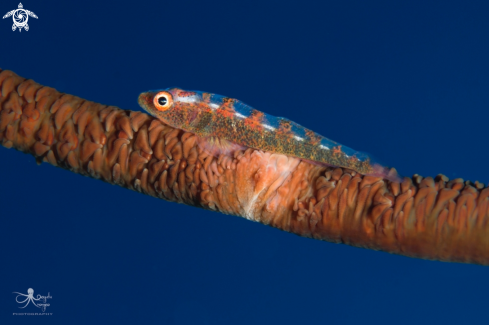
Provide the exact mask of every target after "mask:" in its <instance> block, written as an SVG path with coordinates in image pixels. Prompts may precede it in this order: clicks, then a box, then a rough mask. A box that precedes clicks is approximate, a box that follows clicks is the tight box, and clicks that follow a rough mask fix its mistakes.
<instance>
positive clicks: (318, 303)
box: [0, 0, 489, 325]
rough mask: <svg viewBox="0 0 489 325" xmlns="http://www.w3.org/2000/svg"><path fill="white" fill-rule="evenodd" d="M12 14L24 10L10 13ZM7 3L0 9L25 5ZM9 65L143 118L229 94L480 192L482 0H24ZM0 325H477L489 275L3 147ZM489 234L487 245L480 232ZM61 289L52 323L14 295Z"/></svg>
mask: <svg viewBox="0 0 489 325" xmlns="http://www.w3.org/2000/svg"><path fill="white" fill-rule="evenodd" d="M17 1H18V0H17ZM17 5H18V3H17V2H16V1H10V0H8V1H2V2H1V3H0V14H1V15H2V16H3V14H4V13H6V12H8V11H10V10H12V9H16V8H17ZM23 5H24V8H25V9H28V10H31V11H33V12H34V13H35V14H36V15H37V16H38V17H39V18H38V19H34V18H29V21H28V23H29V26H30V30H29V31H28V32H26V31H25V30H24V31H22V32H20V33H19V32H18V31H16V32H12V30H11V25H12V20H11V18H8V19H4V20H0V67H1V68H3V69H11V70H13V71H15V72H16V73H18V74H19V75H21V76H23V77H27V78H32V79H34V80H35V81H37V82H39V83H41V84H44V85H48V86H52V87H55V88H57V89H58V90H60V91H62V92H67V93H70V94H74V95H77V96H80V97H83V98H86V99H89V100H93V101H96V102H100V103H104V104H111V105H116V106H119V107H121V108H124V109H132V110H138V109H139V107H138V105H137V96H138V94H139V93H140V92H142V91H145V90H148V89H155V88H156V89H157V88H166V87H170V86H178V87H182V88H186V89H198V90H204V91H209V92H214V93H218V94H224V95H227V96H230V97H234V98H237V99H240V100H242V101H244V102H245V103H247V104H249V105H251V106H254V107H256V108H257V109H260V110H262V111H265V112H267V113H269V114H272V115H275V116H284V117H287V118H289V119H290V120H292V121H295V122H297V123H299V124H301V125H303V126H305V127H307V128H309V129H312V130H314V131H316V132H318V133H320V134H323V135H324V136H326V137H328V138H330V139H333V140H335V141H338V142H340V143H342V144H344V145H347V146H349V147H351V148H353V149H355V150H360V151H365V152H368V153H372V154H374V155H375V156H376V157H377V158H378V159H379V160H381V161H383V162H384V163H385V164H388V165H392V166H395V167H396V168H397V169H398V171H399V172H400V174H402V175H408V176H410V175H412V174H414V173H418V174H420V175H423V176H436V175H437V174H439V173H443V174H445V175H447V176H448V177H450V178H457V177H461V178H464V179H469V180H473V181H475V180H479V181H481V182H484V183H486V184H487V183H488V182H489V170H488V160H489V159H488V158H489V152H488V150H487V148H488V144H487V143H488V132H487V123H488V118H489V91H488V90H489V42H488V36H489V20H488V19H487V17H488V14H489V4H488V2H487V1H467V2H464V1H404V2H402V3H401V2H400V1H296V2H291V1H254V2H252V1H246V2H234V1H211V2H207V1H152V0H150V1H134V2H112V1H83V2H81V1H78V2H70V1H42V2H41V1H26V2H23ZM0 158H1V159H0V184H1V186H0V216H1V218H0V222H1V226H0V247H1V249H0V261H1V264H0V265H1V267H0V323H1V324H16V323H27V322H29V323H36V324H37V323H39V324H41V323H46V324H88V323H98V324H102V323H104V324H109V323H110V324H112V323H116V322H117V323H119V324H397V325H401V324H419V323H421V324H427V323H431V324H440V323H444V324H487V321H488V317H489V316H488V314H487V306H488V300H489V298H488V295H487V292H488V289H489V268H488V267H482V266H476V265H463V264H451V263H441V262H431V261H424V260H418V259H411V258H407V257H402V256H395V255H390V254H387V253H383V252H375V251H370V250H364V249H359V248H353V247H349V246H344V245H336V244H330V243H326V242H321V241H316V240H312V239H306V238H301V237H298V236H296V235H293V234H288V233H285V232H282V231H280V230H277V229H273V228H270V227H267V226H263V225H261V224H258V223H253V222H250V221H247V220H244V219H242V218H238V217H232V216H226V215H222V214H218V213H212V212H208V211H204V210H201V209H196V208H192V207H188V206H184V205H179V204H175V203H168V202H165V201H162V200H158V199H155V198H152V197H149V196H145V195H142V194H139V193H136V192H132V191H128V190H126V189H123V188H120V187H118V186H112V185H109V184H106V183H103V182H101V181H97V180H93V179H90V178H86V177H81V176H79V175H76V174H73V173H70V172H68V171H64V170H61V169H59V168H54V167H52V166H50V165H48V164H42V165H41V166H37V165H36V163H35V161H34V158H33V157H32V156H29V155H25V154H23V153H20V152H17V151H15V150H12V149H11V150H7V149H5V148H0ZM488 236H489V234H488ZM28 288H33V289H34V290H35V294H42V295H46V294H47V293H48V292H49V293H50V295H51V296H52V299H50V300H49V301H48V302H49V303H50V304H51V306H50V307H48V310H47V312H52V313H53V315H52V316H13V315H12V314H13V313H15V312H21V311H26V312H39V310H38V309H37V308H35V307H33V306H28V307H27V308H25V309H24V310H22V309H19V308H18V307H19V305H18V304H17V303H16V302H15V300H14V298H15V295H14V294H12V292H13V291H19V292H23V293H26V292H27V289H28Z"/></svg>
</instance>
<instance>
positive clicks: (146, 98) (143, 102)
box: [138, 92, 153, 111]
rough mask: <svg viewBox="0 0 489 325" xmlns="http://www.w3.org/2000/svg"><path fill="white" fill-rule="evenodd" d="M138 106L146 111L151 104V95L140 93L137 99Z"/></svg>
mask: <svg viewBox="0 0 489 325" xmlns="http://www.w3.org/2000/svg"><path fill="white" fill-rule="evenodd" d="M138 104H139V106H141V107H142V108H143V109H144V110H145V111H147V110H148V109H149V107H151V105H152V104H153V94H152V93H149V92H146V93H141V94H140V95H139V97H138Z"/></svg>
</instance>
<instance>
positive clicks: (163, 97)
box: [153, 91, 173, 111]
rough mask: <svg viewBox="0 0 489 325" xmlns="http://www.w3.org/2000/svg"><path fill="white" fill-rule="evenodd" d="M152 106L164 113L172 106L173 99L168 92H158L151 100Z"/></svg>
mask: <svg viewBox="0 0 489 325" xmlns="http://www.w3.org/2000/svg"><path fill="white" fill-rule="evenodd" d="M153 104H154V105H155V107H156V109H157V110H159V111H166V110H167V109H169V108H170V107H171V106H172V105H173V98H172V95H171V94H170V93H169V92H166V91H160V92H159V93H157V94H156V96H155V97H154V99H153Z"/></svg>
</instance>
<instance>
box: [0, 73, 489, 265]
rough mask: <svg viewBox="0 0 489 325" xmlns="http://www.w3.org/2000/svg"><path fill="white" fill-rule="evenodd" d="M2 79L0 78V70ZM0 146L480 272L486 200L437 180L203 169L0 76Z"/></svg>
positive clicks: (246, 161) (171, 147) (276, 223)
mask: <svg viewBox="0 0 489 325" xmlns="http://www.w3.org/2000/svg"><path fill="white" fill-rule="evenodd" d="M0 71H1V70H0ZM0 89H1V96H0V141H1V143H2V145H3V146H4V147H7V148H15V149H17V150H20V151H24V152H27V153H30V154H32V155H34V156H35V157H36V159H37V160H38V162H40V163H41V162H48V163H50V164H52V165H54V166H58V167H61V168H65V169H68V170H71V171H73V172H76V173H79V174H82V175H85V176H89V177H93V178H98V179H101V180H103V181H106V182H109V183H112V184H116V185H120V186H123V187H126V188H129V189H132V190H135V191H139V192H142V193H145V194H148V195H151V196H154V197H158V198H162V199H165V200H168V201H173V202H178V203H184V204H188V205H193V206H197V207H201V208H205V209H210V210H215V211H218V212H222V213H226V214H232V215H237V216H242V217H245V218H247V219H250V220H254V221H258V222H261V223H264V224H267V225H270V226H273V227H276V228H279V229H282V230H285V231H288V232H292V233H295V234H298V235H301V236H305V237H312V238H316V239H321V240H326V241H331V242H336V243H345V244H349V245H354V246H359V247H364V248H371V249H377V250H383V251H387V252H391V253H397V254H403V255H407V256H412V257H419V258H426V259H437V260H443V261H456V262H467V263H478V264H489V236H488V234H489V229H488V223H487V220H488V200H487V198H488V196H489V189H487V188H485V187H484V186H483V185H482V184H480V183H478V182H475V183H470V182H464V181H463V180H461V179H454V180H449V179H448V178H447V177H445V176H443V175H438V176H437V177H435V178H431V177H426V178H423V177H421V176H418V175H414V176H413V177H412V178H411V179H410V178H404V179H403V181H402V182H401V183H396V182H390V181H388V180H384V179H382V178H379V177H372V176H363V175H361V174H358V173H356V172H354V171H351V170H348V169H342V168H325V167H320V166H316V165H313V164H310V163H308V162H305V161H301V160H300V159H297V158H292V157H288V156H285V155H279V154H274V153H270V152H263V151H259V150H253V149H247V150H239V151H236V152H234V153H233V155H232V156H219V157H214V156H212V155H209V154H208V153H206V152H205V151H203V150H202V149H201V148H200V147H199V146H198V143H197V141H196V140H197V139H196V136H195V135H193V134H191V133H188V132H183V131H181V130H178V129H174V128H171V127H169V126H166V125H164V124H162V123H161V122H160V121H158V120H157V119H155V118H153V117H151V116H149V115H147V114H145V113H141V112H134V111H127V110H122V109H120V108H117V107H114V106H107V105H102V104H97V103H93V102H90V101H87V100H84V99H82V98H79V97H76V96H72V95H68V94H63V93H59V92H57V91H56V90H55V89H53V88H49V87H45V86H42V85H39V84H37V83H36V82H34V81H32V80H27V79H24V78H22V77H19V76H17V75H16V74H15V73H13V72H11V71H7V70H5V71H1V73H0Z"/></svg>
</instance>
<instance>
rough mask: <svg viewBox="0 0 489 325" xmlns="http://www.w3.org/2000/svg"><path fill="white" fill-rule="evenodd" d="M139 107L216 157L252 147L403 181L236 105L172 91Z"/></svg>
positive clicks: (362, 157) (148, 96) (143, 99)
mask: <svg viewBox="0 0 489 325" xmlns="http://www.w3.org/2000/svg"><path fill="white" fill-rule="evenodd" d="M138 102H139V105H140V106H141V107H142V108H143V109H144V110H145V111H147V112H148V113H149V114H151V115H152V116H154V117H156V118H158V119H159V120H160V121H161V122H163V123H165V124H167V125H170V126H172V127H174V128H178V129H181V130H184V131H187V132H191V133H194V134H196V135H197V136H198V137H199V139H200V140H201V141H200V143H199V144H201V145H203V146H204V147H205V149H206V150H208V151H210V152H211V153H213V154H215V155H218V154H220V153H224V154H226V153H229V152H232V151H233V150H236V149H239V148H246V147H248V148H255V149H259V150H263V151H269V152H275V153H280V154H285V155H289V156H293V157H297V158H301V159H304V160H307V161H309V162H313V163H318V164H324V165H328V166H336V167H344V168H349V169H352V170H355V171H357V172H358V173H360V174H364V175H372V176H380V177H384V178H387V179H390V180H392V181H399V177H398V176H397V174H396V173H395V172H394V171H393V170H390V169H389V168H387V167H383V166H381V165H380V164H378V163H375V162H373V160H372V158H371V157H370V156H369V155H367V154H365V153H362V152H358V151H355V150H353V149H350V148H348V147H346V146H343V145H341V144H339V143H337V142H335V141H332V140H330V139H328V138H325V137H323V136H322V135H319V134H317V133H315V132H313V131H311V130H309V129H307V128H305V127H303V126H301V125H299V124H297V123H294V122H292V121H290V120H288V119H285V118H282V117H275V116H271V115H268V114H265V113H263V112H261V111H258V110H256V109H254V108H252V107H250V106H248V105H246V104H245V103H243V102H241V101H239V100H237V99H233V98H229V97H224V96H220V95H216V94H211V93H206V92H201V91H186V90H183V89H179V88H168V89H165V90H156V91H148V92H144V93H142V94H140V95H139V99H138Z"/></svg>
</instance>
